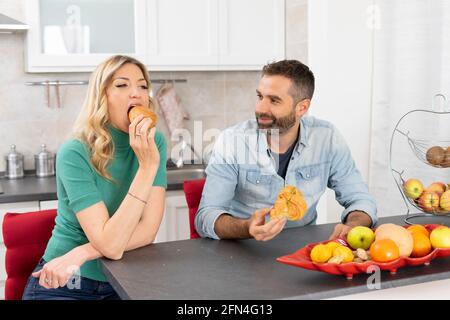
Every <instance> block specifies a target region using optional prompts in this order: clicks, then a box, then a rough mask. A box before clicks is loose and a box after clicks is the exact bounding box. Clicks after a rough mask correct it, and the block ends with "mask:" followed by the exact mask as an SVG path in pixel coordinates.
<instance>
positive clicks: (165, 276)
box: [101, 216, 450, 300]
mask: <svg viewBox="0 0 450 320" xmlns="http://www.w3.org/2000/svg"><path fill="white" fill-rule="evenodd" d="M403 218H404V216H395V217H389V218H381V219H380V223H386V222H393V223H396V224H404V223H403ZM424 219H426V218H424ZM441 219H442V218H441ZM437 220H438V219H433V220H432V221H430V218H428V219H427V221H425V220H422V221H421V220H420V219H417V220H416V221H415V222H417V223H439V221H437ZM447 222H448V221H447ZM333 227H334V224H323V225H316V226H308V227H300V228H292V229H287V230H285V231H283V232H282V233H281V234H280V235H278V236H277V237H276V238H275V239H273V240H271V241H268V242H258V241H256V240H252V239H248V240H220V241H217V240H210V239H195V240H183V241H174V242H166V243H157V244H152V245H149V246H146V247H143V248H140V249H137V250H134V251H130V252H126V253H125V254H124V257H123V259H122V260H119V261H111V260H107V259H102V260H101V265H102V267H103V269H104V271H105V274H106V276H107V278H108V280H109V281H110V283H111V284H112V286H113V287H114V289H115V290H116V291H117V293H118V294H119V295H120V297H121V298H123V299H175V300H186V299H208V300H215V299H219V300H221V299H232V300H239V299H245V300H247V299H252V300H258V299H325V298H332V297H339V296H344V295H349V294H355V293H361V292H367V291H369V289H368V287H367V279H368V277H369V276H370V275H369V274H358V275H355V276H354V277H353V279H352V280H347V279H346V278H345V277H344V276H337V275H330V274H326V273H322V272H316V271H310V270H305V269H301V268H297V267H293V266H289V265H285V264H282V263H279V262H277V261H275V259H276V258H277V257H279V256H283V255H286V254H290V253H292V252H294V251H296V250H298V249H299V248H301V247H303V246H305V245H306V244H308V243H311V242H316V241H323V240H326V239H327V238H328V236H329V235H330V234H331V231H332V230H333ZM448 278H450V257H447V258H438V259H435V260H433V261H432V262H431V264H430V265H429V266H417V267H404V268H400V269H398V270H397V274H395V275H391V274H390V273H389V272H387V271H382V274H381V288H382V289H386V288H392V287H399V286H405V285H411V284H417V283H422V282H428V281H434V280H441V279H448ZM418 297H420V296H419V293H418Z"/></svg>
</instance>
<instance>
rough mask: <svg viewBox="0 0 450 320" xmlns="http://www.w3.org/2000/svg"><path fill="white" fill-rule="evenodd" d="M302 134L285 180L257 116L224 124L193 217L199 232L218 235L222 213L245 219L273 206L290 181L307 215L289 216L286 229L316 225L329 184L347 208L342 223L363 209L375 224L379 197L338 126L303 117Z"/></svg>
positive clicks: (207, 235) (206, 234)
mask: <svg viewBox="0 0 450 320" xmlns="http://www.w3.org/2000/svg"><path fill="white" fill-rule="evenodd" d="M299 134H300V137H299V139H298V142H297V145H296V146H295V148H294V151H293V153H292V157H291V160H290V162H289V165H288V169H287V172H286V178H285V179H283V178H282V177H280V176H279V175H278V174H277V171H276V163H275V160H274V158H273V156H272V155H271V152H270V149H269V147H268V144H267V135H266V132H264V130H258V128H257V123H256V120H248V121H245V122H243V123H240V124H238V125H236V126H233V127H231V128H228V129H225V130H224V131H223V132H222V133H221V134H220V135H219V137H218V138H217V140H216V143H215V145H214V149H213V152H212V154H211V158H210V160H209V163H208V167H207V168H206V174H207V178H206V183H205V186H204V189H203V194H202V198H201V201H200V205H199V209H198V212H197V215H196V217H195V227H196V229H197V232H198V233H199V235H200V236H202V237H210V238H213V239H219V238H218V236H217V234H216V233H215V231H214V224H215V222H216V220H217V218H218V217H219V216H220V215H221V214H224V213H228V214H230V215H232V216H234V217H236V218H244V219H247V218H249V217H250V216H251V215H252V214H253V213H254V212H255V211H256V210H258V209H261V208H264V207H272V206H273V204H274V203H275V199H276V197H277V195H278V193H279V191H280V190H281V189H282V188H283V187H284V186H286V185H294V186H296V187H297V188H298V189H299V190H301V191H302V193H303V195H304V197H305V200H306V203H307V205H308V211H307V213H306V215H305V216H304V217H303V219H301V220H299V221H288V222H287V223H286V225H285V227H287V228H289V227H296V226H304V225H309V224H315V222H316V219H317V212H316V206H317V202H318V201H319V198H320V196H321V195H322V194H323V193H324V192H325V190H326V188H327V187H328V188H331V189H333V190H334V191H335V193H336V200H337V201H338V202H339V203H340V204H341V205H342V206H343V207H344V208H345V210H344V211H343V212H342V215H341V220H342V222H344V221H345V219H346V217H347V215H348V214H349V213H350V212H352V211H355V210H360V211H364V212H366V213H367V214H368V215H369V216H370V217H371V219H372V223H373V224H376V222H377V216H376V212H377V209H376V203H375V199H374V197H372V196H371V195H370V194H369V192H368V188H367V185H366V184H365V183H364V181H363V179H362V176H361V174H360V172H359V171H358V169H357V168H356V166H355V162H354V160H353V158H352V156H351V153H350V149H349V148H348V146H347V144H346V143H345V141H344V139H343V137H342V136H341V135H340V133H339V132H338V131H337V129H336V128H335V127H334V126H333V125H332V124H331V123H329V122H327V121H324V120H319V119H317V118H314V117H303V118H302V119H301V120H300V132H299ZM266 219H267V218H266Z"/></svg>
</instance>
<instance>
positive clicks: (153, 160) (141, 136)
mask: <svg viewBox="0 0 450 320" xmlns="http://www.w3.org/2000/svg"><path fill="white" fill-rule="evenodd" d="M151 123H152V120H151V119H150V118H144V116H142V115H139V116H138V117H136V118H135V119H134V120H133V122H131V124H130V127H129V135H130V145H131V148H133V151H134V153H135V154H136V157H137V158H138V162H139V167H140V168H142V169H144V170H157V169H158V167H159V161H160V157H159V150H158V147H157V146H156V143H155V132H156V128H155V127H153V128H151V129H150V125H151Z"/></svg>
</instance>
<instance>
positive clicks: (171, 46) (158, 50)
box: [147, 0, 219, 70]
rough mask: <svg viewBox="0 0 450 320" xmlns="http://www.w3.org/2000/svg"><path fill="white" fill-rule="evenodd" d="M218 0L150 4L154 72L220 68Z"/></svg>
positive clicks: (170, 0) (152, 0) (150, 52)
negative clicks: (208, 67)
mask: <svg viewBox="0 0 450 320" xmlns="http://www.w3.org/2000/svg"><path fill="white" fill-rule="evenodd" d="M217 6H218V0H189V1H185V0H150V1H148V9H147V21H148V26H147V31H148V32H147V43H148V61H147V64H148V65H149V68H150V70H166V69H172V68H183V69H187V68H193V69H195V68H200V67H207V66H214V67H216V66H217V64H218V62H219V60H218V37H217V35H218V24H217V9H218V7H217Z"/></svg>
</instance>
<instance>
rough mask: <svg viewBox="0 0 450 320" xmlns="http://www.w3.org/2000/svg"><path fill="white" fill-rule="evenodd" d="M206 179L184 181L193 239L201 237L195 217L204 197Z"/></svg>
mask: <svg viewBox="0 0 450 320" xmlns="http://www.w3.org/2000/svg"><path fill="white" fill-rule="evenodd" d="M205 181H206V180H205V179H198V180H187V181H185V182H184V183H183V190H184V196H185V197H186V202H187V205H188V208H189V227H190V230H191V239H196V238H200V236H199V235H198V233H197V231H196V230H195V225H194V219H195V215H196V214H197V210H198V206H199V204H200V199H201V198H202V192H203V187H204V185H205Z"/></svg>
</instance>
